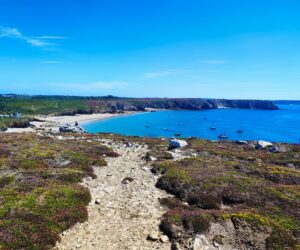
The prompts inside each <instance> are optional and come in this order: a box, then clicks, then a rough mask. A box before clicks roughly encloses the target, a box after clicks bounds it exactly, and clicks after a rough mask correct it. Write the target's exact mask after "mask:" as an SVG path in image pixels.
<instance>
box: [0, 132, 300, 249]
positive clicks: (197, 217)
mask: <svg viewBox="0 0 300 250" xmlns="http://www.w3.org/2000/svg"><path fill="white" fill-rule="evenodd" d="M66 135H67V136H66ZM0 139H1V140H0V166H1V169H0V170H1V178H0V248H1V249H47V248H51V247H52V246H54V245H55V243H56V242H57V241H58V240H59V238H60V236H59V235H60V233H61V232H63V231H64V230H66V229H68V228H70V227H71V226H73V225H74V224H76V223H77V222H84V221H86V220H87V218H88V213H87V205H88V204H89V202H90V201H91V196H90V190H89V189H87V188H85V187H83V186H82V185H80V182H81V180H82V179H83V178H84V177H88V178H97V176H96V175H95V173H94V169H95V168H102V167H104V166H105V165H106V160H105V159H106V158H107V157H110V158H113V157H118V156H119V154H117V153H115V152H114V151H113V150H112V149H110V148H109V147H107V146H104V145H103V140H106V141H110V142H111V143H112V144H111V145H120V144H122V145H124V146H125V148H126V147H128V148H132V150H133V151H134V152H135V150H138V147H137V146H136V145H144V146H145V145H147V148H148V150H147V151H143V152H146V154H145V155H143V156H141V157H143V160H145V161H147V162H148V166H152V172H153V174H156V175H157V183H156V186H157V188H160V189H163V190H165V191H167V192H168V193H169V194H170V195H173V197H169V198H163V199H161V200H160V202H161V205H162V206H164V207H166V208H168V211H167V212H166V213H165V214H164V215H163V216H162V218H161V222H160V229H161V231H162V233H163V234H165V235H167V236H168V237H169V240H170V241H171V243H172V246H173V249H179V248H178V246H180V247H181V248H182V249H189V248H190V247H191V239H192V240H193V242H196V239H197V237H198V238H199V237H200V238H199V239H201V240H202V243H203V244H204V243H205V244H208V245H209V244H210V245H209V246H212V247H215V248H216V249H217V248H218V247H221V248H222V247H224V248H225V249H232V248H236V249H299V233H300V220H299V218H300V146H299V145H292V144H280V143H279V144H276V146H277V147H278V151H277V152H276V153H274V152H270V150H268V149H267V148H266V149H255V144H254V142H248V143H247V144H243V145H241V144H238V143H236V142H229V141H218V142H213V141H207V140H201V139H197V138H190V139H187V142H188V146H187V147H185V148H182V149H179V150H178V149H175V150H174V149H173V150H170V149H169V148H168V145H169V144H168V141H167V140H166V139H164V138H144V137H125V136H121V135H113V134H96V135H91V134H73V133H67V134H55V135H51V134H48V135H47V136H46V135H36V134H34V133H28V134H0ZM114 142H116V143H117V144H113V143H114ZM107 145H108V144H107ZM133 145H134V146H133ZM118 150H119V151H120V152H123V151H122V147H119V149H118ZM120 152H119V153H120ZM126 152H127V151H126V150H124V154H126ZM124 157H125V158H126V156H124ZM125 158H124V159H125ZM142 167H143V166H141V168H142ZM142 171H144V170H142ZM129 172H130V170H128V173H129ZM128 177H130V176H128ZM133 179H134V178H133ZM99 182H101V180H99ZM145 197H146V196H145ZM118 199H119V198H118ZM124 199H126V197H124ZM124 202H125V201H124ZM99 226H101V225H99ZM201 237H202V238H201ZM203 237H204V238H203ZM203 239H205V240H203ZM194 244H195V243H194ZM176 247H177V248H176Z"/></svg>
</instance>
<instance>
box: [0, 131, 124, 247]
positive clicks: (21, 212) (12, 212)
mask: <svg viewBox="0 0 300 250" xmlns="http://www.w3.org/2000/svg"><path fill="white" fill-rule="evenodd" d="M104 156H108V157H117V156H118V155H117V154H116V153H114V152H113V151H112V150H111V149H109V148H107V147H105V146H103V145H102V144H101V143H99V142H98V141H97V140H93V139H92V138H89V141H87V140H86V138H85V137H82V136H81V138H80V139H79V138H76V137H73V139H71V140H58V139H53V138H50V137H41V136H36V135H34V134H0V171H1V173H3V174H2V177H1V178H0V249H30V250H31V249H50V248H51V247H53V246H54V245H55V243H56V241H57V240H59V234H60V233H61V232H62V231H64V230H66V229H68V228H69V227H71V226H73V225H74V224H75V223H77V222H84V221H85V220H86V219H87V216H88V214H87V209H86V206H87V205H88V203H89V202H90V200H91V197H90V193H89V191H88V190H87V189H86V188H84V187H82V186H80V185H79V184H77V183H78V182H80V181H81V179H82V178H83V177H87V176H91V177H93V178H96V176H95V175H94V173H93V167H92V166H95V167H97V166H98V167H100V166H104V165H105V164H106V162H105V159H104Z"/></svg>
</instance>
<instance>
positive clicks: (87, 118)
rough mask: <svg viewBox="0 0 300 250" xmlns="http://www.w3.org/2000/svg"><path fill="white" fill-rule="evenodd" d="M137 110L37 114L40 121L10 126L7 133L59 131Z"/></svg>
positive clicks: (129, 113)
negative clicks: (61, 128)
mask: <svg viewBox="0 0 300 250" xmlns="http://www.w3.org/2000/svg"><path fill="white" fill-rule="evenodd" d="M135 113H137V112H124V113H117V114H109V113H99V114H84V115H75V116H36V117H35V118H36V119H38V120H40V121H39V122H31V125H32V127H29V128H9V129H7V130H6V131H5V132H6V133H26V132H36V131H39V130H42V129H44V130H46V131H49V130H51V131H52V132H57V131H58V129H59V127H60V126H62V125H65V124H71V125H74V124H75V123H76V122H77V123H78V124H79V125H81V124H83V123H87V122H92V121H100V120H104V119H109V118H112V117H117V116H126V115H131V114H135Z"/></svg>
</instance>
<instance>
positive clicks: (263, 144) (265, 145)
mask: <svg viewBox="0 0 300 250" xmlns="http://www.w3.org/2000/svg"><path fill="white" fill-rule="evenodd" d="M272 146H273V144H272V143H271V142H267V141H262V140H260V141H258V142H257V144H256V146H255V148H256V149H263V148H268V147H272Z"/></svg>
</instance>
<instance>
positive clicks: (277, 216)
mask: <svg viewBox="0 0 300 250" xmlns="http://www.w3.org/2000/svg"><path fill="white" fill-rule="evenodd" d="M279 147H284V150H282V152H278V153H270V152H268V151H267V150H256V149H255V148H254V145H252V146H251V144H248V145H238V144H236V143H234V142H210V141H205V140H198V139H190V140H189V146H188V148H187V149H186V150H194V151H195V152H197V154H198V156H197V157H192V158H186V159H183V160H180V161H176V162H175V161H164V162H161V163H157V164H155V166H154V169H155V170H156V172H159V173H161V174H162V176H161V177H160V178H159V180H158V182H157V186H158V187H159V188H162V189H164V190H166V191H168V192H170V193H172V194H174V195H175V196H176V197H177V198H178V199H179V200H181V201H183V202H187V203H188V204H189V206H188V207H185V206H182V205H180V203H179V202H178V203H174V202H173V203H171V204H172V206H171V210H170V211H169V212H168V213H167V214H165V216H164V218H163V220H162V225H161V227H162V230H163V231H164V232H165V233H167V234H168V235H169V236H170V237H171V238H172V239H173V240H174V241H178V242H180V240H179V238H180V237H179V236H178V235H183V236H184V235H185V236H184V237H187V235H190V237H192V236H193V235H195V233H196V232H197V230H196V228H197V227H196V228H195V227H193V226H192V225H193V223H192V222H190V220H192V221H193V219H192V218H194V216H196V218H199V217H200V218H202V217H204V218H205V219H206V220H207V222H208V223H206V224H210V223H221V221H223V220H225V221H226V220H231V221H232V222H233V223H237V222H236V221H244V223H246V224H245V225H249V228H251V230H254V231H255V230H256V231H259V230H261V228H268V230H270V231H271V233H270V236H269V237H268V238H267V239H266V241H265V245H266V246H267V249H296V246H297V244H299V233H300V219H299V218H300V182H299V181H298V178H299V174H300V169H299V167H298V166H299V165H298V155H299V153H300V148H299V146H298V145H288V144H284V145H283V144H282V145H279ZM176 204H177V205H176ZM191 214H192V215H193V216H191V217H190V219H186V216H187V215H191ZM201 216H202V217H201ZM200 221H201V223H200V224H199V225H204V224H205V223H204V222H203V220H200ZM200 228H202V227H200ZM202 229H203V230H204V229H207V227H203V228H202ZM236 230H240V229H238V227H236ZM200 231H201V230H200ZM204 231H205V230H204ZM254 231H253V232H254ZM176 232H177V233H176ZM178 232H179V234H178ZM237 233H238V232H237ZM183 236H182V237H183ZM178 237H179V238H178ZM182 237H181V238H182ZM254 240H255V239H254Z"/></svg>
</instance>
